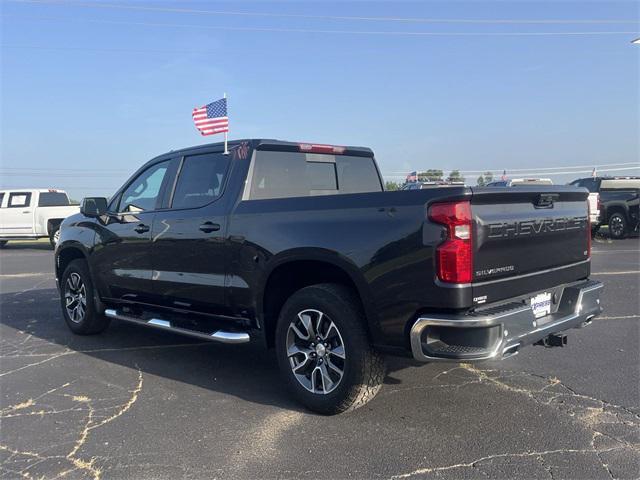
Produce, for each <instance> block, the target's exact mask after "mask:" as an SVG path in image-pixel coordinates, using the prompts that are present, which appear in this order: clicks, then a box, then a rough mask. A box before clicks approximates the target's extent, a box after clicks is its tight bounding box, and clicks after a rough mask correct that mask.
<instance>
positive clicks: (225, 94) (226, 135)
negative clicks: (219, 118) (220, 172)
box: [222, 92, 229, 155]
mask: <svg viewBox="0 0 640 480" xmlns="http://www.w3.org/2000/svg"><path fill="white" fill-rule="evenodd" d="M222 98H224V99H225V100H226V99H227V92H225V93H224V95H223V97H222ZM226 103H227V102H225V108H226ZM228 116H229V112H228V111H227V117H228ZM227 130H229V127H227ZM228 133H229V132H228V131H227V132H224V154H225V155H229V149H228V148H227V139H228Z"/></svg>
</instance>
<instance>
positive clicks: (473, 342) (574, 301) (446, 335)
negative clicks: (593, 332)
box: [410, 280, 603, 362]
mask: <svg viewBox="0 0 640 480" xmlns="http://www.w3.org/2000/svg"><path fill="white" fill-rule="evenodd" d="M602 288H603V285H602V283H600V282H596V281H591V280H588V281H585V282H582V283H578V284H573V285H570V286H567V287H565V288H564V290H563V292H562V296H561V298H560V302H559V305H558V308H557V310H556V311H555V313H552V314H550V315H547V316H545V317H541V318H536V317H535V316H534V314H533V310H532V309H531V306H530V305H529V304H528V303H526V302H522V301H520V302H513V303H509V304H506V305H500V306H497V307H488V308H485V309H483V310H482V311H480V312H476V313H470V314H466V315H429V316H421V317H420V318H418V319H417V320H416V322H415V323H414V324H413V326H412V327H411V332H410V341H411V351H412V353H413V357H414V358H415V359H416V360H418V361H421V362H432V361H466V362H473V361H481V360H489V359H500V358H506V357H509V356H512V355H515V354H516V353H518V351H519V349H520V348H521V347H523V346H525V345H530V344H533V343H535V342H537V341H539V340H541V339H543V338H545V337H547V336H549V335H550V334H552V333H557V332H561V331H564V330H568V329H570V328H576V327H580V326H583V325H586V324H588V323H589V322H590V321H591V320H592V319H593V317H595V316H597V315H599V314H600V313H601V312H602V307H601V306H600V293H601V291H602Z"/></svg>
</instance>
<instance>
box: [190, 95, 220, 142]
mask: <svg viewBox="0 0 640 480" xmlns="http://www.w3.org/2000/svg"><path fill="white" fill-rule="evenodd" d="M191 115H192V116H193V122H194V123H195V124H196V128H197V129H198V130H200V133H201V134H202V135H215V134H216V133H223V132H228V131H229V117H227V99H226V98H221V99H220V100H216V101H215V102H211V103H210V104H208V105H205V106H204V107H200V108H194V109H193V113H192V114H191Z"/></svg>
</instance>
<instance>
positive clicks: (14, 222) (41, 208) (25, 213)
mask: <svg viewBox="0 0 640 480" xmlns="http://www.w3.org/2000/svg"><path fill="white" fill-rule="evenodd" d="M79 211H80V207H79V206H78V205H71V202H70V201H69V197H68V196H67V193H66V192H65V191H63V190H51V189H33V190H30V189H15V190H0V248H2V247H4V246H5V245H6V244H7V242H8V241H9V240H35V239H38V238H47V237H48V238H49V241H50V242H51V245H53V246H55V244H56V243H57V241H58V236H59V230H60V223H62V220H64V219H65V218H67V217H68V216H69V215H73V214H75V213H78V212H79Z"/></svg>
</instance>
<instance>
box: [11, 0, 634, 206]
mask: <svg viewBox="0 0 640 480" xmlns="http://www.w3.org/2000/svg"><path fill="white" fill-rule="evenodd" d="M79 3H80V2H76V3H75V4H73V2H71V4H60V3H58V2H56V3H49V4H43V3H28V2H27V3H21V2H12V1H3V2H2V3H1V7H2V18H1V20H2V50H1V52H2V65H1V66H2V70H1V80H2V86H1V88H2V90H1V92H2V138H1V143H2V147H1V155H2V157H1V165H0V168H1V169H0V179H1V180H0V184H1V185H3V186H32V185H33V186H42V187H60V188H66V189H67V190H69V191H70V193H71V194H72V196H74V197H75V198H79V197H81V196H84V195H88V194H96V195H106V196H108V195H110V194H111V193H112V192H113V191H114V190H115V189H116V187H118V186H119V185H120V184H121V183H122V182H123V181H124V180H125V179H126V177H127V176H128V174H129V173H131V172H132V171H133V170H135V169H136V168H137V167H138V166H139V165H141V164H142V163H143V162H145V161H146V160H148V159H149V158H151V157H153V156H155V155H157V154H160V153H163V152H165V151H167V150H170V149H174V148H180V147H185V146H189V145H194V144H200V143H209V142H212V141H218V140H221V137H220V136H210V137H201V136H200V135H199V133H198V132H197V131H196V130H195V128H194V126H193V123H192V121H191V110H192V108H193V107H195V106H200V105H203V104H205V103H207V102H210V101H212V100H215V99H217V98H219V97H221V96H222V93H223V92H227V94H228V96H229V110H230V122H231V138H245V137H269V138H280V139H285V140H307V141H314V142H324V143H335V144H351V145H366V146H371V147H372V148H373V149H374V150H375V152H376V155H377V158H378V161H379V163H380V165H381V168H382V170H383V172H384V173H385V174H391V173H393V172H401V173H404V172H408V171H410V170H414V169H426V168H441V169H444V170H450V169H454V168H457V169H461V170H480V169H482V170H485V169H490V170H493V171H494V172H501V171H502V169H503V168H508V169H509V168H511V169H513V168H542V167H558V166H565V165H588V166H597V165H603V164H613V163H618V164H622V163H626V164H628V163H631V162H638V160H639V144H638V142H639V126H640V124H639V108H640V107H639V105H640V98H639V83H638V81H639V78H638V77H639V65H640V64H639V59H640V45H632V44H631V43H630V42H631V40H632V39H633V38H635V37H638V36H640V33H634V32H638V31H640V28H639V26H638V20H639V5H640V4H639V3H638V2H633V1H615V0H607V1H535V2H534V1H464V2H461V1H422V2H418V1H414V2H397V1H378V2H320V1H314V2H308V1H305V2H266V1H265V2H243V1H237V2H208V1H207V2H204V1H201V2H162V1H148V2H141V1H139V2H122V1H120V0H103V2H90V1H85V2H83V3H80V4H79ZM96 4H100V5H103V7H100V8H98V7H96ZM104 4H109V5H116V6H117V5H121V6H122V5H124V6H136V7H145V8H144V9H123V8H106V7H104ZM175 8H178V9H183V10H186V11H181V12H178V11H167V10H170V9H175ZM192 10H200V11H201V12H199V13H196V12H193V11H192ZM202 11H206V12H202ZM216 12H217V13H216ZM221 12H235V13H268V14H275V15H266V16H255V15H223V14H222V13H221ZM292 15H293V16H292ZM296 15H302V16H296ZM337 16H343V17H360V19H355V18H348V19H338V18H326V17H337ZM320 17H325V18H320ZM362 17H369V18H370V17H385V18H387V20H371V19H363V18H362ZM389 17H392V18H395V19H414V20H417V19H422V20H421V21H404V20H389ZM425 19H431V20H433V19H438V20H442V19H447V20H455V22H450V23H441V22H436V23H432V22H427V21H424V20H425ZM460 20H475V21H477V20H502V21H504V20H509V22H500V23H498V22H495V23H476V22H459V21H460ZM512 20H528V21H542V23H513V22H510V21H512ZM550 20H553V21H573V22H574V23H552V22H551V23H550V22H548V21H550ZM585 20H589V21H591V22H584V21H585ZM594 21H597V22H594ZM580 22H583V23H580ZM608 22H609V23H608ZM625 22H626V23H625ZM220 27H222V29H221V28H220ZM260 29H264V30H260ZM291 30H305V31H304V32H301V31H291ZM330 31H334V32H335V31H340V32H345V31H346V32H369V33H331V32H330ZM371 32H378V33H371ZM381 32H390V33H381ZM576 32H627V33H620V34H603V35H564V34H565V33H576ZM424 33H438V34H447V35H437V36H432V35H424ZM452 33H456V34H463V35H449V34H452ZM495 33H499V34H501V35H493V34H495ZM523 33H545V35H520V34H523ZM548 33H554V34H556V33H562V34H563V35H547V34H548ZM487 34H489V35H487ZM502 34H507V35H502ZM514 34H517V35H514ZM587 168H589V167H587ZM25 169H30V170H25ZM62 169H64V170H62ZM560 171H561V170H560ZM612 173H619V174H638V173H640V170H635V171H619V172H612ZM583 175H584V174H578V175H573V176H571V175H569V176H563V177H557V179H558V181H567V180H570V179H571V178H572V177H577V176H583ZM466 176H467V179H468V180H472V181H471V182H470V183H475V181H474V180H475V177H477V175H476V174H468V175H466ZM514 176H515V174H514Z"/></svg>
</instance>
